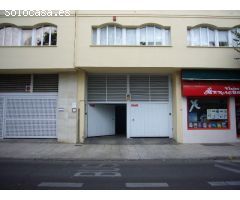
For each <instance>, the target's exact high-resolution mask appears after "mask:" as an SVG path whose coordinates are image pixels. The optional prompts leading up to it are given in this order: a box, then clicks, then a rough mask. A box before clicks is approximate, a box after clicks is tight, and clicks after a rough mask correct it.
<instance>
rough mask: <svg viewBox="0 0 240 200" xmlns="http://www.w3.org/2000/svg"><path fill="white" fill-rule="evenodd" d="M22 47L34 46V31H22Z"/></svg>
mask: <svg viewBox="0 0 240 200" xmlns="http://www.w3.org/2000/svg"><path fill="white" fill-rule="evenodd" d="M21 45H22V46H31V45H32V30H31V29H26V30H22V43H21Z"/></svg>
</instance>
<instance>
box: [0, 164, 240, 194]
mask: <svg viewBox="0 0 240 200" xmlns="http://www.w3.org/2000/svg"><path fill="white" fill-rule="evenodd" d="M0 189H17V190H20V189H33V190H35V189H37V190H40V189H68V190H71V189H77V190H91V189H102V190H105V189H108V190H110V189H117V190H118V189H123V190H124V189H125V190H126V189H138V190H139V189H156V190H163V189H167V190H168V189H212V190H215V189H240V160H234V161H230V160H222V161H221V160H216V161H213V160H168V161H159V160H143V161H47V160H45V161H42V160H0Z"/></svg>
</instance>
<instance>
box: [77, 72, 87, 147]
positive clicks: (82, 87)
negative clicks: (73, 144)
mask: <svg viewBox="0 0 240 200" xmlns="http://www.w3.org/2000/svg"><path fill="white" fill-rule="evenodd" d="M86 79H87V75H86V72H85V71H83V70H78V71H77V80H78V109H79V129H78V141H77V142H80V143H82V142H84V139H85V131H86V128H85V127H86V126H85V124H86V123H85V122H86V121H85V112H86V111H85V105H86V87H87V86H86Z"/></svg>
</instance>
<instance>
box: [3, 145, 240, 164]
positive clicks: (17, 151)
mask: <svg viewBox="0 0 240 200" xmlns="http://www.w3.org/2000/svg"><path fill="white" fill-rule="evenodd" d="M5 158H10V159H56V160H76V159H78V160H132V159H133V160H139V159H234V158H237V159H240V143H232V144H208V145H203V144H162V145H160V144H157V145H156V144H151V145H143V144H135V145H110V144H105V145H104V144H82V145H75V144H62V143H57V142H55V141H44V140H40V141H38V142H33V141H25V140H23V141H21V140H17V141H4V140H3V141H1V142H0V159H5Z"/></svg>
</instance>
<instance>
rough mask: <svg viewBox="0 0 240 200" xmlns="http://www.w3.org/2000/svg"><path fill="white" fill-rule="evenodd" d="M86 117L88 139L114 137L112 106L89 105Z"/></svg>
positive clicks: (113, 107) (113, 109)
mask: <svg viewBox="0 0 240 200" xmlns="http://www.w3.org/2000/svg"><path fill="white" fill-rule="evenodd" d="M88 116H89V117H88V137H94V136H104V135H115V106H114V105H110V104H90V105H89V106H88Z"/></svg>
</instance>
